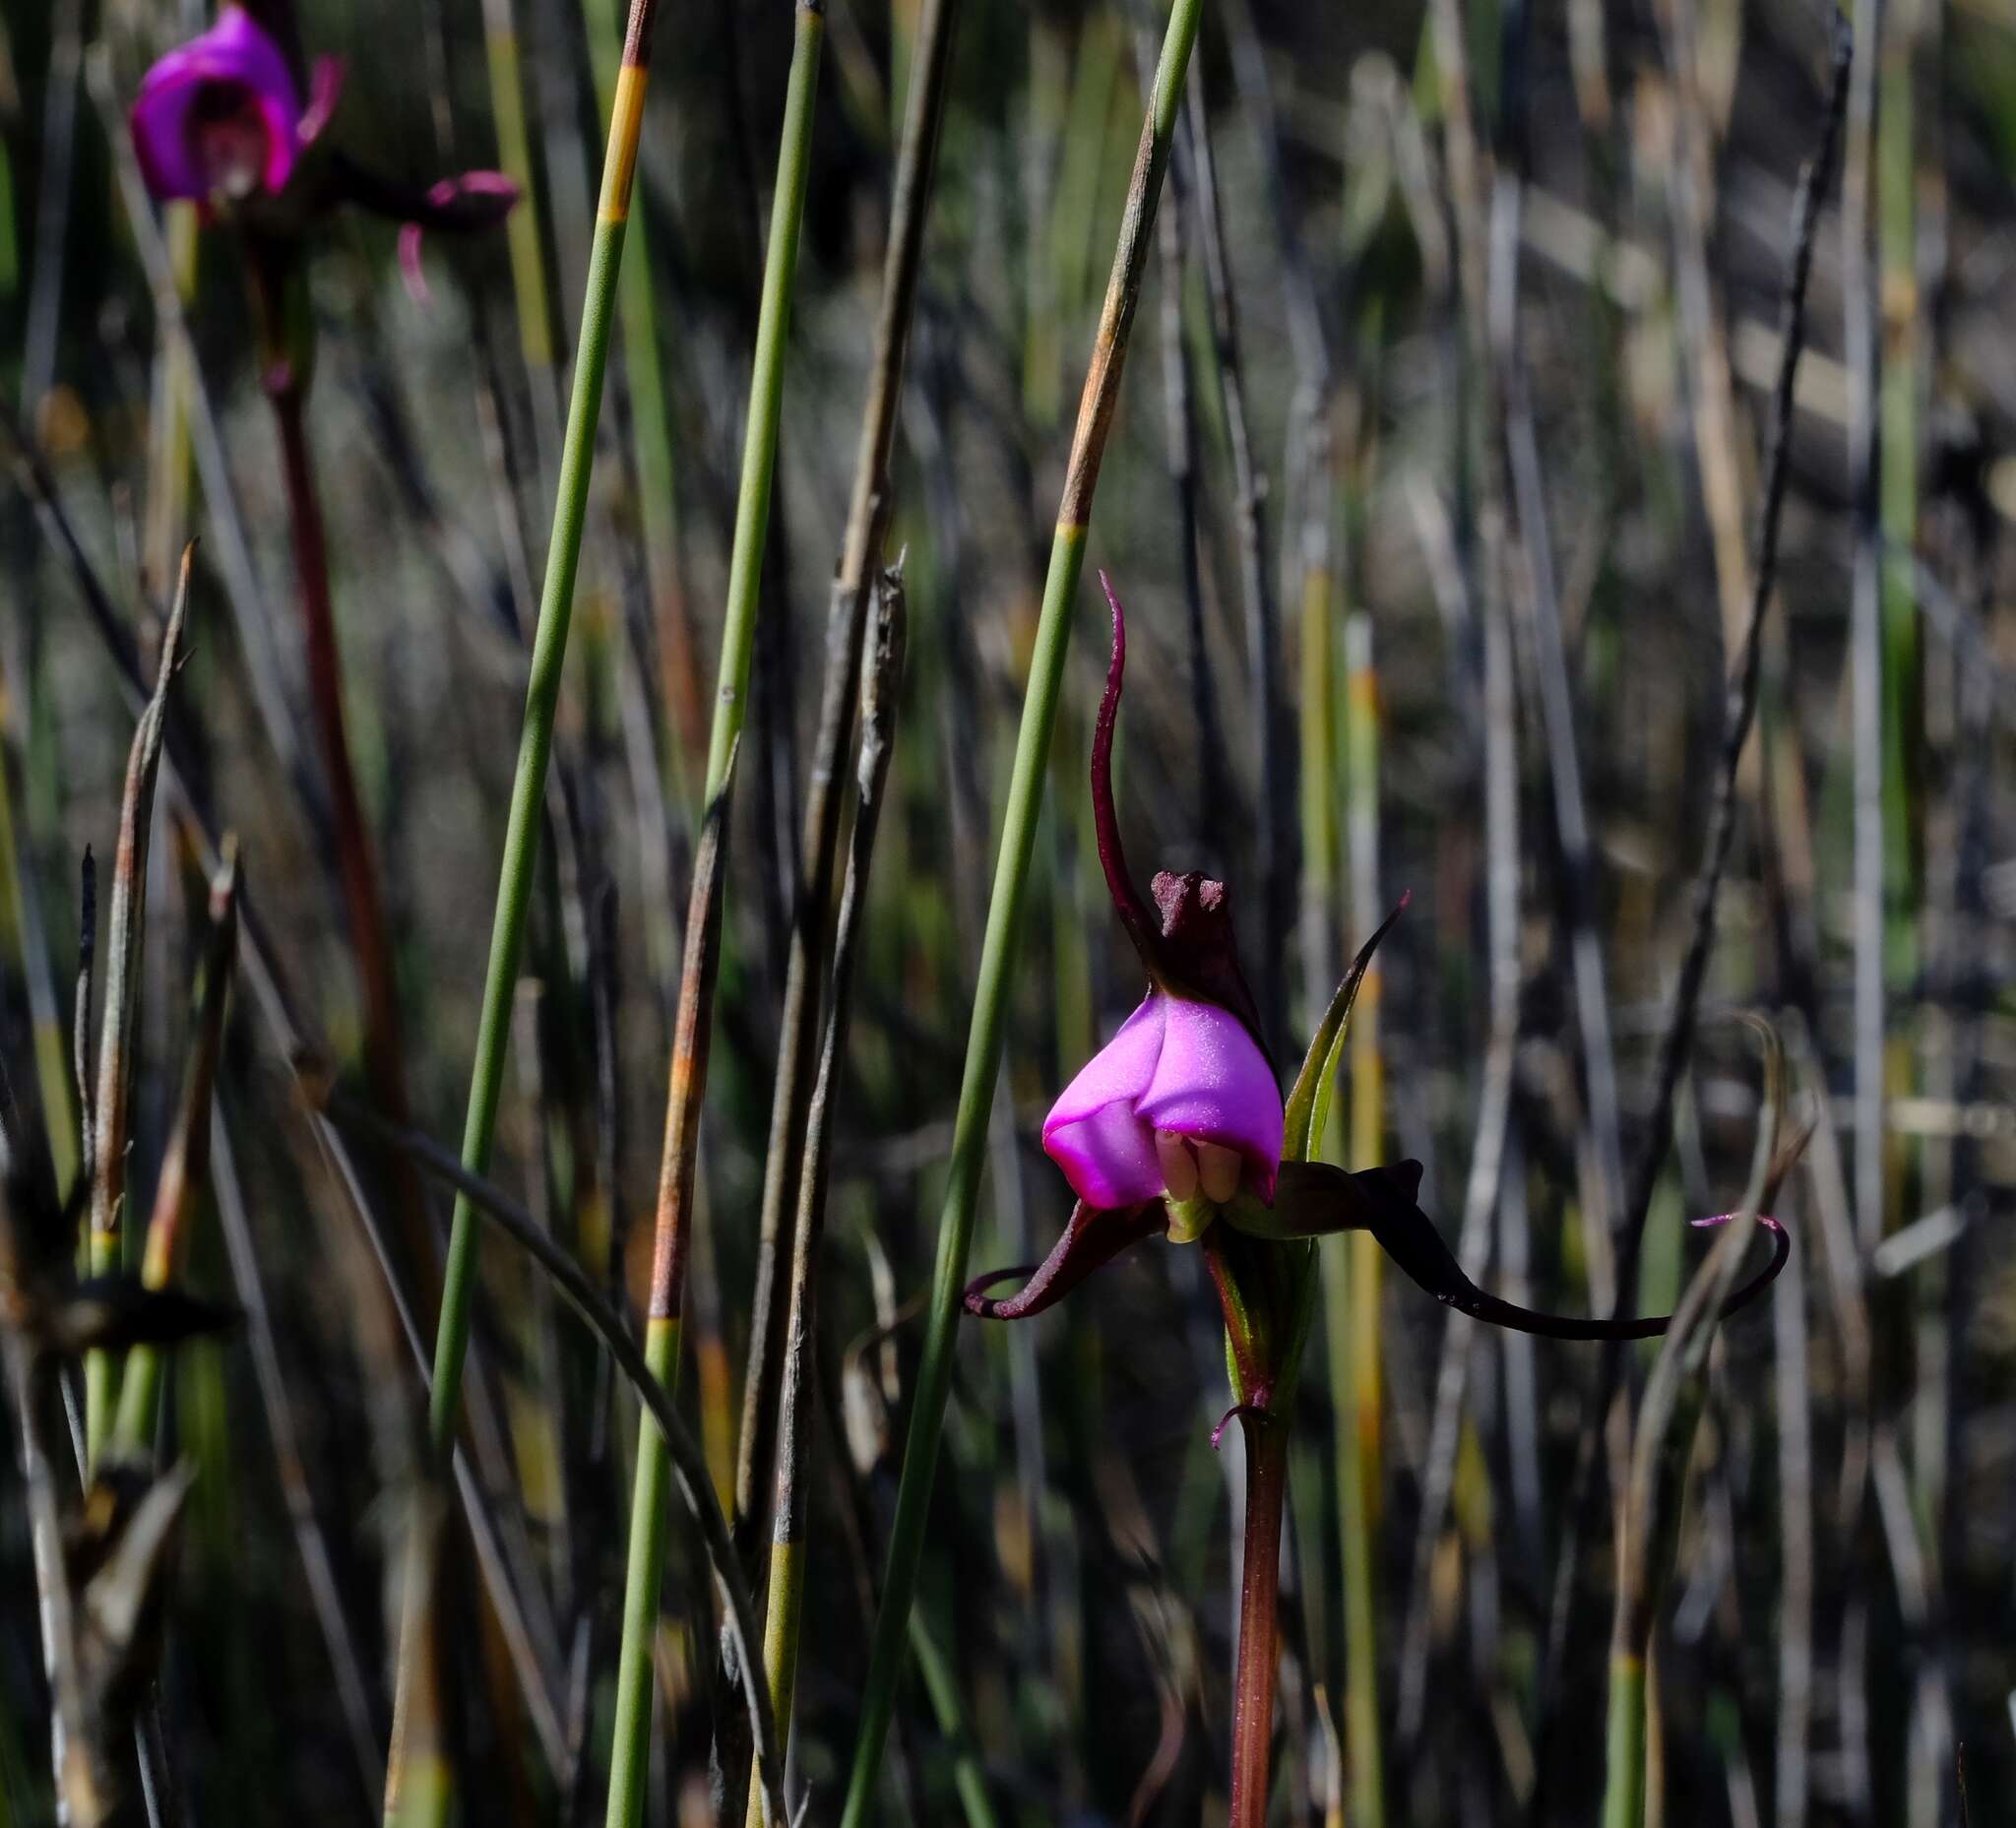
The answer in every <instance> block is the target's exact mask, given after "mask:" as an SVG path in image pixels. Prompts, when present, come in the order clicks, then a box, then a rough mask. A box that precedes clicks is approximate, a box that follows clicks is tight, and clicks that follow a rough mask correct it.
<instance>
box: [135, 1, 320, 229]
mask: <svg viewBox="0 0 2016 1828" xmlns="http://www.w3.org/2000/svg"><path fill="white" fill-rule="evenodd" d="M340 79H341V66H340V65H338V64H337V63H336V62H335V60H334V59H332V58H324V59H322V60H321V61H320V62H319V63H318V64H317V65H316V90H317V96H316V105H315V106H314V107H313V108H309V109H304V108H303V107H302V105H301V97H300V92H299V91H298V90H297V89H296V87H295V85H294V78H293V73H292V71H290V70H289V69H288V68H287V60H286V56H285V54H284V52H283V51H282V50H281V47H280V46H279V45H278V44H276V43H275V42H274V40H273V39H272V37H271V36H269V35H268V33H267V32H266V31H265V29H264V28H263V27H261V26H260V25H259V23H258V22H257V21H256V20H254V19H253V17H252V16H251V14H249V13H247V12H246V11H245V9H244V8H243V7H240V6H227V7H225V8H224V10H223V11H222V12H221V14H219V16H218V22H217V24H216V25H214V26H213V27H211V29H210V30H209V31H208V32H204V33H203V34H202V35H201V36H200V37H195V38H191V39H190V40H189V42H188V43H187V44H182V45H178V46H177V47H176V48H175V49H174V50H171V51H170V52H168V54H167V55H166V56H165V57H163V58H162V59H161V60H160V61H159V62H158V64H156V65H155V66H154V68H153V69H152V70H150V71H149V72H148V73H147V75H146V77H145V78H144V79H143V80H142V82H141V85H140V93H139V94H138V95H135V96H134V98H133V107H132V111H131V122H132V127H133V150H134V151H135V152H136V153H137V154H139V156H140V169H141V173H142V175H143V176H145V177H146V179H147V187H148V189H149V190H151V191H153V192H154V194H155V195H156V196H157V197H160V198H186V199H188V200H189V201H191V202H194V203H206V204H207V203H211V202H213V201H216V200H221V201H223V202H225V203H242V202H243V201H244V200H245V199H246V198H248V197H250V196H251V195H252V194H253V193H254V192H257V191H264V192H265V193H266V194H267V195H268V196H273V197H278V196H279V195H280V194H281V192H283V191H284V190H285V189H286V187H287V182H288V180H289V179H290V178H291V177H292V176H293V173H294V165H295V162H296V160H297V159H298V158H300V156H301V154H302V153H303V151H305V150H306V148H307V147H308V146H309V145H311V144H312V143H313V141H314V139H315V137H316V135H317V134H318V133H319V132H320V130H321V128H322V126H323V125H324V123H326V121H327V120H328V117H329V109H330V107H331V106H332V105H333V103H334V101H335V92H336V88H337V85H338V83H339V82H340Z"/></svg>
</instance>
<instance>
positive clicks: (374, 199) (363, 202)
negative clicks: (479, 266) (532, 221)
mask: <svg viewBox="0 0 2016 1828" xmlns="http://www.w3.org/2000/svg"><path fill="white" fill-rule="evenodd" d="M327 185H328V200H329V201H330V202H334V203H353V204H355V205H356V206H357V208H358V209H360V210H368V211H369V212H370V213H371V214H372V215H373V216H383V217H386V218H389V219H390V220H391V221H395V222H401V223H408V222H410V223H417V224H418V225H419V226H420V227H421V228H424V229H427V230H429V231H430V232H442V233H448V234H463V233H473V232H475V231H478V230H481V229H485V228H494V227H496V225H497V224H498V223H499V222H501V221H503V220H504V219H505V217H507V216H508V215H510V213H511V209H512V206H513V205H514V204H515V203H516V202H517V201H518V186H517V185H515V184H513V183H512V182H511V180H510V179H509V178H507V177H505V176H504V175H503V174H502V173H501V172H495V171H465V172H460V173H458V174H457V175H456V176H454V177H448V178H443V179H441V180H440V182H438V183H435V184H428V185H416V184H406V183H402V182H401V181H400V180H399V179H397V178H389V177H387V176H385V175H384V174H383V173H382V172H378V171H373V170H372V169H371V168H370V167H369V166H368V165H363V164H360V163H358V161H357V160H356V159H354V158H350V157H349V156H348V155H347V154H346V153H341V152H334V153H331V154H330V156H329V170H328V178H327Z"/></svg>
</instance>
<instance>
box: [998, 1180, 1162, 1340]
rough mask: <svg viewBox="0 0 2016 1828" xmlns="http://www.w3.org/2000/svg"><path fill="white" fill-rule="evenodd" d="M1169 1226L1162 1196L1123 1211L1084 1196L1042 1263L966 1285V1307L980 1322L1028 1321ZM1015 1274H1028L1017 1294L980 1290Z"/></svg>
mask: <svg viewBox="0 0 2016 1828" xmlns="http://www.w3.org/2000/svg"><path fill="white" fill-rule="evenodd" d="M1165 1227H1166V1220H1165V1219H1164V1216H1163V1209H1162V1202H1161V1201H1160V1200H1150V1201H1148V1202H1146V1203H1145V1204H1143V1205H1140V1206H1130V1207H1127V1208H1125V1209H1123V1210H1122V1211H1119V1212H1108V1211H1105V1210H1103V1209H1102V1208H1100V1207H1097V1206H1088V1205H1086V1203H1085V1202H1084V1201H1083V1200H1080V1201H1079V1202H1078V1204H1077V1206H1076V1207H1074V1208H1073V1209H1072V1213H1071V1222H1070V1224H1068V1225H1067V1226H1065V1228H1064V1231H1063V1235H1062V1236H1060V1237H1059V1238H1058V1239H1057V1241H1056V1243H1054V1244H1053V1245H1051V1247H1050V1254H1049V1255H1048V1256H1047V1257H1045V1258H1044V1259H1043V1260H1042V1262H1041V1263H1040V1264H1034V1265H1032V1264H1027V1263H1025V1264H1023V1265H1021V1266H1020V1267H1019V1268H1016V1269H1007V1270H990V1271H989V1272H988V1273H987V1274H986V1275H984V1276H977V1277H975V1278H974V1280H973V1281H972V1282H970V1283H968V1284H967V1286H966V1296H965V1299H966V1311H967V1312H968V1313H969V1314H977V1315H978V1316H979V1317H980V1318H981V1319H982V1320H1027V1319H1028V1318H1029V1317H1030V1315H1032V1314H1040V1313H1041V1312H1042V1311H1043V1309H1044V1308H1046V1307H1052V1306H1054V1305H1055V1304H1056V1303H1057V1302H1059V1301H1061V1300H1062V1299H1063V1298H1064V1297H1065V1296H1066V1295H1067V1294H1069V1293H1070V1292H1071V1291H1072V1290H1073V1289H1075V1288H1077V1287H1078V1285H1079V1284H1080V1283H1082V1282H1083V1281H1084V1280H1085V1279H1086V1278H1087V1277H1088V1276H1090V1275H1091V1274H1092V1273H1093V1271H1094V1270H1097V1269H1103V1268H1104V1267H1105V1265H1106V1264H1108V1263H1110V1262H1111V1261H1112V1260H1113V1259H1114V1258H1115V1257H1117V1256H1118V1255H1119V1254H1120V1252H1121V1251H1123V1250H1125V1249H1126V1248H1127V1246H1128V1245H1129V1244H1138V1243H1140V1242H1141V1241H1142V1240H1143V1239H1144V1238H1149V1237H1154V1236H1156V1235H1157V1234H1158V1233H1160V1232H1161V1231H1162V1230H1163V1229H1165ZM1011 1276H1027V1277H1028V1278H1029V1280H1028V1282H1026V1283H1025V1284H1024V1285H1023V1286H1022V1289H1021V1291H1020V1292H1018V1293H1015V1294H1011V1295H1009V1296H1008V1297H1007V1299H1006V1300H1001V1301H995V1300H990V1299H989V1298H988V1297H987V1295H986V1294H985V1293H984V1292H983V1291H984V1290H986V1289H989V1288H991V1287H992V1286H993V1285H994V1284H995V1283H997V1282H1005V1281H1007V1279H1008V1278H1009V1277H1011Z"/></svg>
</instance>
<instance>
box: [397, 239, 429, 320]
mask: <svg viewBox="0 0 2016 1828" xmlns="http://www.w3.org/2000/svg"><path fill="white" fill-rule="evenodd" d="M399 277H400V279H401V280H402V281H404V282H405V284H406V295H407V296H408V297H409V298H410V299H411V300H412V301H413V303H414V304H416V305H418V306H419V307H420V309H421V310H422V311H425V310H428V309H429V308H431V306H432V305H433V302H434V294H433V293H432V292H431V291H429V290H428V289H427V270H426V268H425V267H423V266H422V265H421V264H420V225H419V223H418V222H402V223H400V225H399Z"/></svg>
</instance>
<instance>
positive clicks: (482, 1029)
mask: <svg viewBox="0 0 2016 1828" xmlns="http://www.w3.org/2000/svg"><path fill="white" fill-rule="evenodd" d="M656 11H657V0H631V5H630V27H629V35H628V38H627V39H626V41H625V43H624V46H623V70H622V75H621V77H620V78H619V79H618V82H617V87H616V104H615V108H614V111H613V115H612V118H611V120H610V123H609V140H608V151H607V154H606V155H605V157H604V158H603V161H602V189H601V203H600V207H599V210H598V211H597V214H596V225H595V241H594V245H593V247H592V248H591V250H590V253H589V263H588V292H587V299H586V301H585V303H584V304H583V307H582V313H581V347H580V349H579V350H578V351H577V353H576V356H575V362H574V394H573V399H572V400H571V402H570V403H569V405H568V409H567V435H566V440H565V442H564V444H563V446H562V448H561V453H560V479H559V487H558V491H557V494H556V497H555V500H554V504H553V535H552V543H551V547H550V549H549V551H548V553H547V557H546V579H545V590H544V593H543V595H542V596H541V598H540V599H539V619H538V627H537V629H536V632H535V634H534V636H533V650H532V669H531V675H530V677H529V678H528V680H527V682H526V693H525V725H524V729H523V732H522V734H521V736H520V738H519V748H518V772H517V774H516V776H515V777H514V779H513V781H512V784H511V812H510V818H509V821H508V823H507V824H506V826H505V832H504V859H503V865H502V868H501V869H500V871H499V873H498V883H497V901H496V911H495V914H494V915H493V917H492V923H491V928H490V962H489V968H488V971H487V973H486V975H485V977H484V979H483V1004H482V1016H481V1020H480V1022H479V1024H478V1027H477V1030H476V1050H475V1062H474V1066H473V1070H472V1073H471V1078H470V1095H469V1116H468V1120H467V1122H466V1123H465V1125H464V1128H463V1138H462V1160H463V1165H464V1166H466V1167H468V1168H469V1169H470V1170H471V1172H473V1173H477V1174H480V1173H482V1172H484V1171H485V1170H486V1169H487V1168H488V1167H489V1165H490V1146H491V1143H492V1142H493V1140H494V1139H495V1136H496V1128H497V1099H498V1095H499V1093H500V1091H501V1090H502V1087H503V1083H504V1056H505V1051H506V1048H507V1046H508V1045H509V1042H510V1038H511V1008H512V1000H513V994H514V991H515V988H516V985H517V982H518V961H519V955H520V953H521V951H522V950H523V947H524V943H525V915H526V909H527V907H528V906H529V905H530V903H531V900H532V891H533V878H534V874H535V869H536V863H537V861H538V841H539V812H540V807H541V805H542V803H543V801H544V798H545V790H546V764H547V762H548V761H549V760H550V759H551V757H552V750H553V717H554V713H555V711H556V710H557V708H558V705H559V699H560V673H561V668H562V664H563V662H565V660H566V656H567V628H568V623H569V622H570V620H571V619H572V616H573V612H574V575H575V571H576V568H577V566H578V565H579V563H580V559H581V529H582V524H583V521H584V520H585V519H586V516H587V511H588V483H589V475H590V472H591V471H592V469H593V467H594V463H595V430H596V420H597V418H598V416H599V413H600V410H601V402H602V376H603V373H604V371H605V370H606V368H607V365H608V354H609V323H610V320H611V318H612V317H613V315H614V311H615V297H616V276H617V274H618V272H619V270H620V268H621V265H622V258H623V228H624V223H625V221H627V220H628V217H629V214H630V188H631V181H632V178H633V177H634V175H635V173H636V169H637V141H638V134H639V131H640V129H641V128H642V126H643V123H644V91H645V82H646V75H645V64H646V58H647V55H648V53H649V49H650V44H651V26H652V16H653V14H654V13H655V12H656ZM475 1240H476V1227H475V1217H474V1215H473V1213H472V1212H471V1211H470V1207H469V1202H468V1201H467V1200H466V1199H463V1198H458V1199H457V1200H456V1202H455V1219H454V1224H453V1226H452V1227H451V1229H450V1231H449V1241H448V1262H447V1266H446V1269H445V1272H444V1275H443V1281H442V1290H441V1320H440V1326H439V1329H438V1330H437V1332H436V1334H435V1336H434V1391H433V1397H432V1400H431V1403H430V1406H429V1411H428V1423H429V1426H430V1429H431V1431H432V1434H433V1438H434V1444H435V1447H436V1449H437V1450H442V1449H445V1447H446V1445H447V1442H448V1440H449V1438H450V1437H451V1436H452V1434H453V1433H454V1429H455V1420H456V1417H457V1415H458V1414H459V1412H460V1411H461V1408H462V1363H463V1357H464V1355H465V1354H466V1353H467V1351H468V1348H469V1326H470V1294H471V1290H472V1287H473V1282H474V1276H475Z"/></svg>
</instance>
